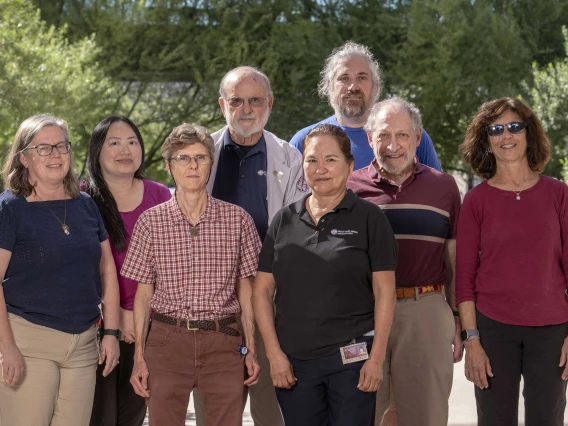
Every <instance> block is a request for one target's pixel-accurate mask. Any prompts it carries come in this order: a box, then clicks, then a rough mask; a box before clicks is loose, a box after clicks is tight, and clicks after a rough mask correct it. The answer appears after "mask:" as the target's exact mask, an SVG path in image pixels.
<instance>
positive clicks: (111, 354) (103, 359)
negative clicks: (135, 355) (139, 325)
mask: <svg viewBox="0 0 568 426" xmlns="http://www.w3.org/2000/svg"><path fill="white" fill-rule="evenodd" d="M119 356H120V348H119V347H118V340H117V338H116V337H115V336H109V335H107V336H103V339H102V340H101V349H100V352H99V365H102V364H103V363H105V369H104V370H103V377H106V376H108V375H109V374H110V372H111V371H112V370H113V368H114V367H116V365H117V364H118V357H119Z"/></svg>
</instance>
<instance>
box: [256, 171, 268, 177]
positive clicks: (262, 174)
mask: <svg viewBox="0 0 568 426" xmlns="http://www.w3.org/2000/svg"><path fill="white" fill-rule="evenodd" d="M256 173H257V174H258V175H259V176H266V170H259V171H258V172H256Z"/></svg>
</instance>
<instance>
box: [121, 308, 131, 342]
mask: <svg viewBox="0 0 568 426" xmlns="http://www.w3.org/2000/svg"><path fill="white" fill-rule="evenodd" d="M119 328H120V331H121V332H122V340H124V341H125V342H126V343H134V314H133V312H132V311H129V310H127V309H122V308H120V317H119Z"/></svg>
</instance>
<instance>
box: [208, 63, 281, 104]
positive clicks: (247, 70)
mask: <svg viewBox="0 0 568 426" xmlns="http://www.w3.org/2000/svg"><path fill="white" fill-rule="evenodd" d="M234 74H236V75H238V77H239V78H238V80H239V81H240V79H242V78H243V77H246V76H249V75H257V76H259V77H260V78H261V79H262V81H263V82H264V85H265V86H266V94H267V95H268V96H273V94H272V87H270V80H269V79H268V77H267V76H266V74H264V73H263V72H262V71H260V70H259V69H258V68H255V67H251V66H248V65H244V66H241V67H237V68H233V69H232V70H230V71H229V72H228V73H227V74H225V75H224V76H223V78H222V79H221V84H220V85H219V96H221V97H222V98H223V99H227V88H226V87H225V86H226V85H227V80H228V79H229V77H231V76H232V75H234Z"/></svg>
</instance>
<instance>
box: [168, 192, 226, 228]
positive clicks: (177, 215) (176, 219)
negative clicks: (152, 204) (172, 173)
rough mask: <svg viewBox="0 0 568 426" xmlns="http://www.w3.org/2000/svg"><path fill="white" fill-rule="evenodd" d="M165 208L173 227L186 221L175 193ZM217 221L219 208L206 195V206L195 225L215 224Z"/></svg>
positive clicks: (219, 217) (209, 196)
mask: <svg viewBox="0 0 568 426" xmlns="http://www.w3.org/2000/svg"><path fill="white" fill-rule="evenodd" d="M167 206H168V210H169V212H170V215H171V217H172V222H173V224H174V225H177V224H180V223H184V222H187V221H188V220H187V218H186V217H185V215H184V214H183V213H182V211H181V209H180V207H179V204H178V202H177V193H176V194H174V196H173V197H172V198H171V199H170V200H169V201H168V202H167ZM219 220H221V216H220V215H219V206H218V205H217V203H215V200H214V199H213V198H212V197H211V195H209V194H207V205H206V206H205V211H204V212H203V214H202V215H201V217H200V218H199V220H198V221H197V223H201V222H215V221H219ZM197 223H196V225H197Z"/></svg>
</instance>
